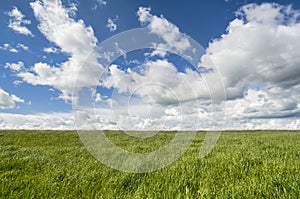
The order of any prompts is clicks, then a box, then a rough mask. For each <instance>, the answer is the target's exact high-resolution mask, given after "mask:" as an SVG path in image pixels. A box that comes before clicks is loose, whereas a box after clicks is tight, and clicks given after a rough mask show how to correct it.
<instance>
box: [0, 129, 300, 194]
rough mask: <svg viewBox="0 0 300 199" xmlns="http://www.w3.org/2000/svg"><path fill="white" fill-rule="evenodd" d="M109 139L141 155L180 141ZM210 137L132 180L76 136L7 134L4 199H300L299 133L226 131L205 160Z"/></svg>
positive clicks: (2, 150) (114, 135)
mask: <svg viewBox="0 0 300 199" xmlns="http://www.w3.org/2000/svg"><path fill="white" fill-rule="evenodd" d="M106 134H107V136H108V137H109V138H110V140H111V141H112V142H114V143H115V144H116V145H118V146H120V147H123V148H125V149H126V150H129V151H134V152H139V151H140V152H149V151H153V150H156V149H157V148H159V147H162V146H163V145H165V144H168V143H169V141H170V140H171V139H172V138H173V136H174V132H173V133H172V132H169V133H159V134H157V135H156V136H154V137H153V138H147V139H137V138H134V139H132V138H131V137H129V136H128V135H126V134H125V135H124V134H123V133H121V132H106ZM204 136H205V133H204V132H199V133H198V134H197V136H196V138H195V140H194V142H193V144H192V146H191V147H190V148H189V150H188V151H187V152H186V153H185V154H184V155H183V156H182V157H181V158H180V159H179V160H177V161H175V162H174V163H173V164H171V165H170V166H168V167H166V168H164V169H162V170H159V171H155V172H152V173H143V174H133V173H123V172H120V171H116V170H113V169H110V168H108V167H106V166H105V165H103V164H101V163H99V162H97V161H96V160H95V159H94V158H93V157H92V156H91V155H90V154H89V153H88V152H87V151H86V149H85V148H84V146H83V144H82V143H81V141H80V139H79V137H78V135H77V133H76V132H75V131H0V198H82V197H84V198H300V132H298V131H244V132H242V131H241V132H238V131H237V132H223V133H222V135H221V138H220V140H219V141H218V143H217V145H216V146H215V148H214V149H213V151H212V153H210V154H209V155H208V156H207V157H205V158H203V159H200V158H199V157H198V155H199V149H200V147H201V144H202V141H203V139H204Z"/></svg>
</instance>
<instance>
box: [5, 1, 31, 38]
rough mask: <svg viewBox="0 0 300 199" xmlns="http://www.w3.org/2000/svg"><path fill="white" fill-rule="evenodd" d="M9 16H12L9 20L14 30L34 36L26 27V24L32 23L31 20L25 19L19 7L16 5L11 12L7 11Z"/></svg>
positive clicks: (10, 26)
mask: <svg viewBox="0 0 300 199" xmlns="http://www.w3.org/2000/svg"><path fill="white" fill-rule="evenodd" d="M7 14H8V16H10V17H11V19H10V20H9V24H8V27H9V28H11V29H13V30H14V31H16V32H18V33H20V34H23V35H30V36H33V34H32V33H31V31H30V30H29V29H28V28H27V27H25V25H28V24H30V23H31V22H30V20H26V19H24V17H25V16H24V15H23V14H22V12H21V11H20V10H19V9H18V8H17V7H14V8H13V9H12V10H11V11H10V12H8V13H7Z"/></svg>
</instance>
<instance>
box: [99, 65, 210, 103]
mask: <svg viewBox="0 0 300 199" xmlns="http://www.w3.org/2000/svg"><path fill="white" fill-rule="evenodd" d="M103 86H105V87H107V88H114V89H116V90H117V92H118V93H132V94H135V95H138V96H139V97H141V98H142V99H143V100H144V101H145V102H148V103H157V104H161V105H169V104H177V103H180V102H185V101H192V100H195V99H198V98H202V99H206V100H207V99H210V95H209V91H208V89H207V87H206V84H205V81H204V80H203V79H202V78H200V76H199V73H197V72H196V71H193V70H191V69H186V71H185V72H178V70H177V68H176V66H175V65H174V64H172V63H171V62H169V61H168V60H166V59H164V60H156V61H148V62H146V63H145V64H144V65H142V66H139V69H138V70H132V69H128V70H127V71H123V70H121V69H119V68H118V66H117V65H111V66H110V67H109V74H108V76H107V78H106V79H104V81H103Z"/></svg>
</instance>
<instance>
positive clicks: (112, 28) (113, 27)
mask: <svg viewBox="0 0 300 199" xmlns="http://www.w3.org/2000/svg"><path fill="white" fill-rule="evenodd" d="M117 20H118V16H117V17H116V18H114V19H113V18H111V17H109V18H108V19H107V24H106V27H107V28H108V29H109V31H111V32H113V31H116V30H117V24H116V21H117Z"/></svg>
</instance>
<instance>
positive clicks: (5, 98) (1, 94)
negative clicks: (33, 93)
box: [0, 88, 24, 109]
mask: <svg viewBox="0 0 300 199" xmlns="http://www.w3.org/2000/svg"><path fill="white" fill-rule="evenodd" d="M16 103H24V100H23V99H21V98H19V97H17V96H16V95H13V94H9V93H8V92H6V91H5V90H3V89H1V88H0V109H12V108H15V107H16Z"/></svg>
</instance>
